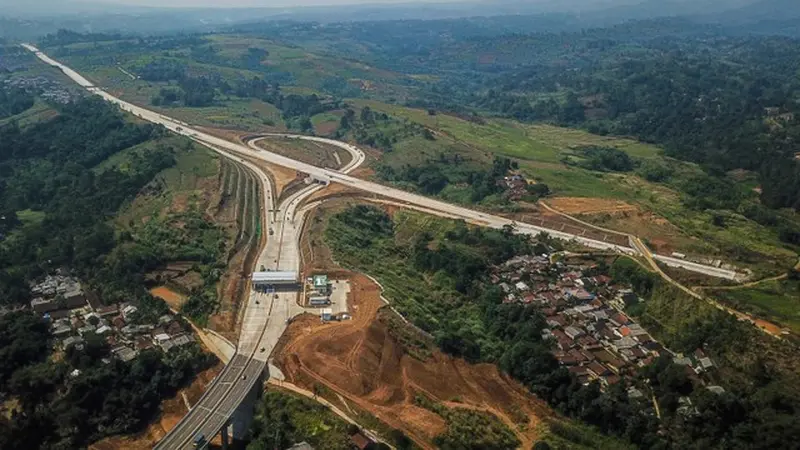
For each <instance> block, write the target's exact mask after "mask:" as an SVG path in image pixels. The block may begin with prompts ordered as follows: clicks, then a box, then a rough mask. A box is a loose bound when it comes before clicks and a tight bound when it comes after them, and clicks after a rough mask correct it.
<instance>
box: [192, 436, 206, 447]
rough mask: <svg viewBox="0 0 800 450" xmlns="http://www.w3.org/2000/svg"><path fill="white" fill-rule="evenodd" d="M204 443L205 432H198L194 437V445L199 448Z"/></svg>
mask: <svg viewBox="0 0 800 450" xmlns="http://www.w3.org/2000/svg"><path fill="white" fill-rule="evenodd" d="M205 443H206V435H205V434H198V435H197V436H195V437H194V447H195V448H200V447H202V446H203V445H205Z"/></svg>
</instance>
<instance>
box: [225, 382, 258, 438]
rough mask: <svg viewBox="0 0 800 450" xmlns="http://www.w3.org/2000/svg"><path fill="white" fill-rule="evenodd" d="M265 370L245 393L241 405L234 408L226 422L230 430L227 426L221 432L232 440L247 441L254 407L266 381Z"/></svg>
mask: <svg viewBox="0 0 800 450" xmlns="http://www.w3.org/2000/svg"><path fill="white" fill-rule="evenodd" d="M267 370H268V369H266V368H265V369H264V372H262V373H261V374H260V375H259V377H258V381H256V382H255V384H254V385H253V389H251V390H250V392H248V393H247V396H246V397H245V398H244V400H242V403H240V404H239V407H238V408H236V411H234V412H233V415H232V416H231V418H230V420H229V422H228V424H229V425H228V426H230V430H228V426H226V427H225V429H224V430H223V432H225V433H229V435H230V436H231V437H232V438H233V439H234V440H237V441H243V440H246V439H248V438H249V436H250V425H251V424H252V423H253V416H254V414H255V410H256V405H257V404H258V401H259V399H260V398H261V393H262V391H263V390H264V382H265V381H266V376H265V372H266V371H267ZM267 376H268V375H267ZM223 440H224V438H223Z"/></svg>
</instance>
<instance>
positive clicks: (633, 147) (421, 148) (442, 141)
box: [350, 100, 796, 276]
mask: <svg viewBox="0 0 800 450" xmlns="http://www.w3.org/2000/svg"><path fill="white" fill-rule="evenodd" d="M350 102H351V103H352V104H353V105H354V106H357V107H364V106H369V107H370V108H371V109H373V110H375V111H382V112H385V113H387V114H390V115H392V116H394V117H397V118H403V119H408V120H410V121H414V122H417V123H420V124H422V125H424V126H426V127H429V128H430V129H432V130H434V131H435V132H436V137H437V138H436V140H435V141H427V140H425V139H422V138H420V137H414V138H411V139H407V140H403V141H400V142H398V143H397V144H395V145H394V146H393V151H392V152H390V153H386V154H384V155H383V157H382V160H381V162H382V163H384V164H388V165H390V166H393V167H395V168H397V167H399V166H402V165H405V164H410V165H415V164H422V163H424V162H425V161H426V160H429V159H436V158H438V156H439V154H440V153H445V154H453V153H458V154H460V155H462V156H463V157H464V158H465V160H466V163H467V164H473V165H476V166H484V167H485V166H486V165H487V164H489V163H490V162H491V159H492V157H493V155H501V156H506V157H512V158H515V159H517V160H518V162H519V166H520V170H521V171H522V172H523V173H524V174H525V175H526V177H528V178H530V179H533V180H536V181H537V182H542V183H545V184H547V185H548V186H549V187H550V189H551V191H553V193H554V194H553V195H554V196H560V197H589V198H603V199H618V200H624V201H626V202H628V203H631V204H633V205H635V206H636V207H638V209H639V211H640V212H641V214H639V215H640V216H641V217H638V218H635V219H636V220H631V217H626V216H616V217H615V216H609V215H599V216H589V217H584V219H585V220H589V221H591V222H595V223H597V224H598V225H602V226H606V227H609V228H613V229H617V230H620V231H624V232H632V233H634V234H637V235H641V236H643V237H645V238H647V239H648V240H651V241H653V242H654V243H657V244H659V245H660V246H662V247H663V248H665V249H668V253H669V252H672V251H679V252H682V253H687V254H689V255H703V256H706V257H714V258H720V259H723V260H725V261H733V262H735V263H736V264H738V265H740V266H744V267H749V268H750V269H752V270H754V272H756V274H757V275H756V276H758V274H775V273H777V272H779V271H782V270H784V269H785V268H786V267H788V266H789V265H791V264H792V263H793V261H795V260H796V253H795V252H794V251H793V250H792V249H789V248H786V247H785V246H784V244H782V243H781V242H780V240H779V239H778V236H777V233H776V232H775V231H774V230H772V229H769V228H766V227H764V226H761V225H759V224H757V223H755V222H753V221H751V220H748V219H746V218H745V217H743V216H741V215H739V214H737V213H735V212H733V211H727V212H724V214H725V215H726V221H725V226H724V227H719V226H715V225H713V224H712V218H713V216H714V214H720V213H721V212H718V211H701V210H695V209H690V208H688V207H686V206H685V205H684V203H683V202H682V199H683V194H682V193H681V192H680V191H679V190H678V189H677V186H676V183H680V182H682V180H688V179H691V177H692V176H696V175H698V174H700V173H702V171H701V170H700V168H699V167H697V166H696V165H693V164H690V163H685V162H681V161H676V160H674V159H671V158H667V157H664V156H662V155H661V153H662V152H661V150H660V149H659V148H658V147H657V146H654V145H650V144H644V143H640V142H637V141H635V140H631V139H626V138H619V137H607V136H596V135H592V134H590V133H587V132H585V131H581V130H573V129H567V128H562V127H556V126H552V125H523V124H518V123H516V122H512V121H508V120H498V119H487V120H485V121H480V122H473V121H469V120H466V119H462V118H459V117H454V116H449V115H445V114H435V115H431V114H429V113H428V111H426V110H421V109H413V108H406V107H402V106H397V105H389V104H385V103H380V102H376V101H370V100H351V101H350ZM587 145H599V146H607V147H614V148H617V149H620V150H622V151H625V152H626V153H628V154H629V155H631V156H632V157H634V158H635V159H638V160H648V159H649V160H655V161H658V162H659V163H661V164H663V165H665V166H667V167H668V168H669V170H670V172H671V173H672V174H673V179H675V180H678V181H676V182H673V183H672V184H663V183H653V182H649V181H646V180H644V179H643V178H641V177H639V176H638V175H637V174H636V172H628V173H611V172H596V171H590V170H586V169H583V168H580V167H575V166H568V165H565V164H563V163H562V162H561V159H562V158H563V157H564V156H566V155H571V154H573V152H574V150H575V149H576V148H578V147H582V146H587ZM451 191H453V192H451ZM460 194H461V193H460V192H458V188H457V187H452V188H450V187H448V189H446V190H445V191H444V192H443V196H445V197H446V198H448V197H449V198H448V199H450V200H456V199H458V198H459V195H460ZM791 216H792V217H794V218H795V219H796V215H791ZM789 219H791V217H790V218H787V220H789Z"/></svg>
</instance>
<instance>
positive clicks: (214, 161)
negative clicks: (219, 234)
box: [104, 138, 219, 228]
mask: <svg viewBox="0 0 800 450" xmlns="http://www.w3.org/2000/svg"><path fill="white" fill-rule="evenodd" d="M175 139H181V141H182V142H183V143H185V141H183V139H182V138H175ZM181 141H173V142H172V143H178V142H181ZM167 143H170V141H168V142H164V143H163V144H167ZM179 148H180V150H178V151H177V152H176V157H175V162H176V164H175V166H173V167H170V168H168V169H166V170H164V171H162V172H161V173H159V174H158V175H157V176H156V178H155V180H154V182H153V183H152V185H153V186H154V187H153V191H152V193H151V194H149V195H148V194H145V195H140V196H139V197H137V199H136V200H135V201H134V202H133V203H132V204H131V205H130V206H129V207H128V208H126V209H125V210H123V211H122V212H121V213H120V214H119V215H118V217H117V223H118V224H119V225H120V226H122V227H123V228H128V227H132V226H136V225H138V224H142V223H146V222H148V221H149V220H150V219H157V218H164V217H166V215H168V214H169V213H171V212H174V211H175V210H178V211H185V210H187V209H192V208H193V207H195V208H196V207H199V205H200V204H201V203H202V202H201V199H203V198H204V196H206V195H210V193H207V192H205V188H204V184H205V182H204V180H206V179H209V180H210V179H215V177H216V175H217V172H218V170H219V157H218V156H217V155H216V154H215V153H213V152H212V151H211V150H208V149H205V148H203V147H194V148H193V149H192V150H190V151H186V150H185V147H179ZM146 149H147V148H146V147H138V148H134V149H130V150H129V151H128V153H120V154H118V155H116V156H115V158H113V159H110V160H109V161H106V162H105V163H104V164H105V165H106V166H107V165H116V166H118V167H121V168H122V170H124V167H125V165H126V163H127V161H128V160H129V158H130V157H131V153H132V152H137V151H145V150H146Z"/></svg>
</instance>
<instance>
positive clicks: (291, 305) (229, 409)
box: [155, 148, 365, 450]
mask: <svg viewBox="0 0 800 450" xmlns="http://www.w3.org/2000/svg"><path fill="white" fill-rule="evenodd" d="M215 150H217V151H219V152H220V153H221V154H222V155H224V156H226V157H229V158H232V159H234V160H236V161H238V162H239V163H240V164H243V165H245V166H246V167H248V168H249V169H251V170H253V172H255V173H256V174H258V176H259V179H260V182H261V184H262V186H263V187H264V194H265V195H264V204H263V208H264V209H263V211H264V212H265V214H264V217H265V218H266V221H267V223H266V224H265V225H264V226H262V229H263V230H264V232H268V231H267V230H269V229H272V230H273V234H272V235H271V236H268V237H267V244H266V246H265V247H264V249H263V250H262V251H261V252H260V253H259V256H258V259H257V261H256V266H257V267H262V266H263V267H264V268H265V269H267V270H273V271H276V270H280V271H293V272H298V273H299V272H300V262H301V261H300V237H301V236H300V235H301V233H302V229H303V219H304V214H305V212H306V211H307V210H306V209H305V208H304V209H302V210H298V207H299V206H300V205H302V204H303V203H304V201H305V200H306V199H307V198H308V197H309V196H311V195H312V194H314V193H315V192H317V191H319V190H320V189H323V188H324V187H325V186H324V185H321V184H311V185H309V186H307V187H305V188H303V189H301V190H299V191H298V192H295V193H294V194H292V195H291V196H289V197H288V198H286V199H285V200H283V201H282V202H281V203H280V205H277V208H274V207H275V206H276V202H277V191H276V189H275V186H274V185H273V183H272V180H271V179H270V177H269V176H267V175H266V174H265V173H264V170H263V169H261V168H259V167H257V166H255V165H254V164H252V163H250V162H249V161H247V160H244V159H241V158H239V157H238V156H237V155H234V154H232V153H229V152H226V151H224V150H219V149H215ZM348 151H350V153H351V155H352V158H351V161H350V163H348V164H347V166H345V167H343V168H342V169H341V170H342V171H343V172H349V171H352V170H354V169H356V168H357V167H358V166H359V165H361V164H362V163H363V162H364V159H365V155H364V153H363V152H361V151H360V150H358V149H355V148H352V149H349V150H348ZM269 211H274V213H273V214H270V213H269ZM302 312H303V308H301V307H299V306H298V305H297V292H296V291H289V292H277V293H275V294H264V293H261V292H256V291H253V290H251V291H250V292H249V298H248V302H247V305H246V308H245V312H244V318H243V319H242V324H241V330H240V334H239V344H238V347H237V353H236V356H235V357H234V359H233V360H231V362H230V363H229V364H228V365H227V366H226V367H225V368H224V369H223V372H222V373H221V374H220V376H218V377H217V379H216V380H215V381H214V383H212V385H211V386H210V387H209V388H208V389H207V390H206V393H205V394H204V395H203V397H202V398H201V399H200V401H199V402H198V404H197V405H195V406H194V407H193V408H192V409H191V410H190V411H189V413H188V414H187V415H186V416H184V417H183V419H182V420H181V421H180V422H179V423H178V425H176V426H175V427H174V428H173V429H172V430H170V432H169V433H168V434H167V436H165V437H164V438H163V439H162V440H161V441H160V442H159V443H158V445H157V446H156V447H155V448H156V449H164V450H171V449H188V448H194V439H195V437H196V436H199V435H203V436H205V437H207V438H209V437H211V436H214V435H215V434H216V433H218V432H219V430H220V429H222V427H223V426H224V425H225V423H226V421H227V420H228V418H230V417H231V416H232V414H233V412H234V411H235V410H236V408H237V407H238V405H239V404H240V403H241V402H242V401H243V400H244V398H245V396H246V395H247V393H248V392H249V391H250V389H252V388H253V385H254V383H256V382H257V381H258V380H259V375H260V374H261V373H262V372H263V371H264V368H265V367H266V364H267V360H268V359H269V357H270V355H271V353H272V351H273V349H274V348H275V346H276V345H277V343H278V340H279V339H280V337H281V335H282V334H283V332H284V331H285V330H286V327H287V324H288V320H289V319H290V318H292V317H294V316H295V315H297V314H299V313H302Z"/></svg>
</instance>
